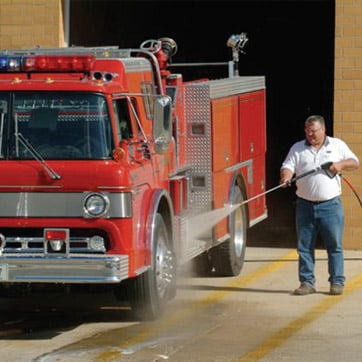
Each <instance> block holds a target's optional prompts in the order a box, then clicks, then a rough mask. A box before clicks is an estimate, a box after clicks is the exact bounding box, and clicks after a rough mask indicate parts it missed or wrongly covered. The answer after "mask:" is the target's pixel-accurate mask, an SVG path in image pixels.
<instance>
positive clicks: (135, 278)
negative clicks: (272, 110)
mask: <svg viewBox="0 0 362 362" xmlns="http://www.w3.org/2000/svg"><path fill="white" fill-rule="evenodd" d="M176 50H177V45H176V43H175V42H174V41H173V40H172V39H170V38H161V39H158V40H153V39H151V40H148V41H146V42H144V43H142V44H141V47H140V48H139V49H138V48H137V49H119V48H117V47H96V48H87V47H74V48H59V49H30V50H21V49H19V50H3V51H1V52H0V165H1V167H0V288H1V289H0V295H6V293H7V292H8V291H10V290H11V291H12V292H13V291H14V290H15V291H16V290H21V291H22V292H21V293H20V295H21V296H22V297H24V293H23V292H24V290H27V291H32V292H33V291H34V292H37V291H47V289H48V288H47V287H49V286H52V287H54V286H57V287H59V288H64V289H66V290H68V291H69V290H71V289H73V288H74V290H76V288H77V287H85V286H92V287H95V286H103V287H104V286H107V287H109V288H112V290H114V292H115V294H116V296H117V297H118V298H119V299H121V300H124V299H126V300H127V301H129V303H130V306H131V308H132V310H133V311H134V312H135V313H136V314H137V315H138V316H139V317H140V318H148V319H152V318H156V317H158V316H159V315H160V314H161V313H162V312H163V310H164V308H165V305H166V304H167V301H169V300H170V299H172V298H174V296H175V294H176V289H177V271H178V269H179V267H180V266H182V265H184V264H185V263H192V264H193V266H194V269H195V271H196V272H197V273H199V274H200V275H218V276H234V275H238V274H239V273H240V271H241V269H242V266H243V262H244V256H245V247H246V231H247V228H249V227H251V226H253V225H255V224H256V223H258V222H260V221H262V220H263V219H265V218H266V217H267V208H266V203H265V197H264V196H260V197H255V198H254V199H252V201H250V202H248V199H250V198H253V197H254V196H257V195H258V194H260V193H263V191H265V153H266V135H265V116H266V115H265V79H264V77H263V76H247V77H244V76H239V75H235V74H232V75H230V76H229V77H228V78H225V79H216V80H209V79H197V80H194V81H187V82H185V81H184V80H183V77H182V74H179V73H172V72H171V71H170V62H171V57H172V56H173V55H174V54H175V52H176ZM233 50H235V49H233ZM234 55H235V54H234ZM243 201H244V202H243Z"/></svg>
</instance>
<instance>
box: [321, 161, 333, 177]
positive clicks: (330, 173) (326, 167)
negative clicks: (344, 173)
mask: <svg viewBox="0 0 362 362" xmlns="http://www.w3.org/2000/svg"><path fill="white" fill-rule="evenodd" d="M332 164H333V162H330V161H329V162H325V163H323V164H322V165H321V169H322V170H324V172H325V173H326V175H327V176H328V177H330V178H333V177H335V176H336V175H337V174H336V173H333V172H331V171H329V168H330V167H331V165H332Z"/></svg>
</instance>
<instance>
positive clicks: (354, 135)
mask: <svg viewBox="0 0 362 362" xmlns="http://www.w3.org/2000/svg"><path fill="white" fill-rule="evenodd" d="M335 6H336V18H335V21H336V23H335V24H336V25H335V68H334V69H335V71H334V135H335V136H336V137H340V138H342V139H343V140H345V141H346V142H347V143H348V144H349V145H350V147H351V148H352V149H353V151H354V152H355V153H356V154H357V156H358V157H359V159H360V161H361V162H362V0H336V2H335ZM344 174H345V178H346V180H347V181H349V182H350V183H351V184H352V186H353V188H354V189H355V190H356V192H357V193H358V194H359V195H360V197H361V198H362V167H361V168H360V169H359V170H357V171H355V172H345V173H344ZM343 204H344V209H345V216H346V223H345V232H344V245H345V248H346V249H362V208H361V206H360V204H359V202H358V200H357V198H356V197H355V195H354V193H353V191H352V190H351V189H350V187H349V186H348V184H347V182H343Z"/></svg>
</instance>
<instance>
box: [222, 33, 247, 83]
mask: <svg viewBox="0 0 362 362" xmlns="http://www.w3.org/2000/svg"><path fill="white" fill-rule="evenodd" d="M248 40H249V39H248V38H247V36H246V33H240V34H234V35H231V36H230V38H229V39H228V41H227V43H226V45H227V46H228V47H230V48H232V51H233V63H234V76H237V75H239V52H240V53H242V54H245V52H244V50H243V48H244V47H245V45H246V43H247V42H248Z"/></svg>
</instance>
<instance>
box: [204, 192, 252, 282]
mask: <svg viewBox="0 0 362 362" xmlns="http://www.w3.org/2000/svg"><path fill="white" fill-rule="evenodd" d="M241 203H242V195H241V191H240V189H239V187H237V186H234V190H233V198H232V204H233V205H236V204H240V206H239V207H238V208H237V209H236V210H235V211H233V212H232V213H231V215H230V216H229V218H228V223H229V234H230V238H229V239H228V240H226V241H224V242H223V243H221V244H220V245H217V246H215V247H213V248H212V249H211V250H210V258H211V262H212V265H213V268H214V274H215V275H216V276H223V277H229V276H236V275H239V274H240V271H241V269H242V267H243V264H244V258H245V249H246V229H247V217H246V209H245V205H242V204H241Z"/></svg>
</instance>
